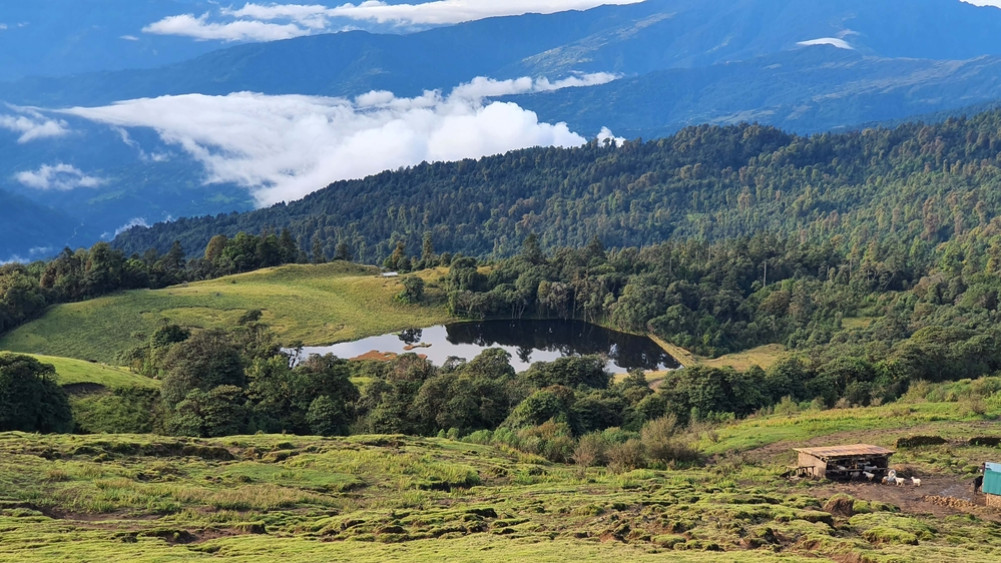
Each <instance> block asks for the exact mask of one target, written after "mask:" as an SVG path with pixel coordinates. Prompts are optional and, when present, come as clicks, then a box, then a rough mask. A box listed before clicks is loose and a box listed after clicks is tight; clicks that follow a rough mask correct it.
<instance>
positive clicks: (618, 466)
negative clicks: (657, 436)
mask: <svg viewBox="0 0 1001 563" xmlns="http://www.w3.org/2000/svg"><path fill="white" fill-rule="evenodd" d="M607 455H608V468H609V469H611V470H612V471H614V472H616V473H621V472H623V471H631V470H633V469H637V468H639V467H643V461H644V456H643V442H641V441H639V440H637V439H636V438H630V439H629V440H626V441H625V442H624V443H622V444H616V445H614V446H612V447H610V448H608V453H607Z"/></svg>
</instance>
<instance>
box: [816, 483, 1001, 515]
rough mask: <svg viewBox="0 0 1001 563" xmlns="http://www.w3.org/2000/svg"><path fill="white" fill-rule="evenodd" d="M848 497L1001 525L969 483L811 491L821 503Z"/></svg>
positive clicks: (835, 485) (872, 485) (826, 485)
mask: <svg viewBox="0 0 1001 563" xmlns="http://www.w3.org/2000/svg"><path fill="white" fill-rule="evenodd" d="M839 493H841V494H847V495H851V496H852V497H854V498H856V499H858V500H865V501H869V502H874V501H875V502H881V503H884V504H890V505H893V506H896V507H898V508H900V510H901V512H905V513H908V514H931V515H933V516H936V517H945V516H953V515H956V514H963V513H965V514H974V515H976V516H977V517H979V518H982V519H984V520H991V521H993V522H999V523H1001V512H999V511H996V510H993V509H990V508H987V507H986V506H984V501H983V495H974V494H973V490H972V488H971V487H970V483H969V479H963V478H959V477H935V476H925V477H923V478H922V479H921V486H920V487H916V486H914V485H912V484H911V483H910V481H909V480H908V482H907V484H905V485H902V486H897V485H882V484H879V483H824V484H822V485H820V486H817V487H812V488H811V489H810V494H811V495H812V496H815V497H817V498H818V499H821V500H823V499H828V498H830V497H832V496H834V495H837V494H839Z"/></svg>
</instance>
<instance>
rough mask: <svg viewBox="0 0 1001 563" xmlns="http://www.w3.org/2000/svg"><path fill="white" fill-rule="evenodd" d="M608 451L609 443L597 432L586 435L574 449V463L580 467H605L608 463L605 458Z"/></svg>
mask: <svg viewBox="0 0 1001 563" xmlns="http://www.w3.org/2000/svg"><path fill="white" fill-rule="evenodd" d="M607 450H608V441H607V440H605V438H604V437H603V436H602V435H601V434H598V433H596V432H592V433H591V434H585V435H583V436H581V437H580V440H578V441H577V447H576V448H574V452H573V461H574V463H576V464H577V465H579V466H580V467H592V466H595V465H604V464H605V463H607V461H606V457H605V454H606V451H607Z"/></svg>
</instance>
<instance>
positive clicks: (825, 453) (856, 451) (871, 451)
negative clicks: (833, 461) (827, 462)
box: [793, 444, 894, 459]
mask: <svg viewBox="0 0 1001 563" xmlns="http://www.w3.org/2000/svg"><path fill="white" fill-rule="evenodd" d="M793 451H797V452H799V453H802V454H809V455H812V456H813V457H818V458H821V459H826V458H831V457H848V456H856V455H890V454H892V453H894V451H893V450H888V449H886V448H881V447H879V446H871V445H869V444H851V445H847V446H825V447H822V448H793Z"/></svg>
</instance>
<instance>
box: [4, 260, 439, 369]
mask: <svg viewBox="0 0 1001 563" xmlns="http://www.w3.org/2000/svg"><path fill="white" fill-rule="evenodd" d="M425 275H427V276H432V275H433V274H431V273H430V272H429V273H427V274H425ZM401 290H402V285H401V283H400V281H399V278H382V277H381V276H380V275H379V271H378V270H377V269H375V268H365V267H361V266H357V265H353V264H346V263H331V264H323V265H318V266H312V265H288V266H282V267H278V268H269V269H265V270H259V271H256V272H251V273H247V274H239V275H234V276H227V277H224V278H219V279H216V280H211V281H205V282H197V283H191V284H185V285H182V286H174V287H168V288H165V289H160V290H138V291H128V292H123V293H118V294H115V295H110V296H106V297H101V298H99V299H93V300H89V301H83V302H79V303H69V304H64V305H59V306H56V307H53V308H52V309H51V310H50V311H48V312H47V313H46V315H45V316H44V317H42V318H40V319H38V320H36V321H34V322H31V323H28V324H26V325H24V326H21V327H19V328H18V329H16V330H14V331H12V332H10V333H8V334H6V335H4V336H3V338H0V349H2V350H10V351H13V352H24V353H41V354H51V355H55V356H64V357H70V358H81V359H85V360H93V361H101V362H109V363H111V362H114V360H115V358H116V356H117V355H118V354H119V353H120V352H122V351H124V350H127V349H128V348H130V347H132V346H134V345H135V344H136V343H137V340H136V339H135V338H134V337H133V336H134V335H135V334H138V333H141V334H147V335H148V334H150V333H151V332H152V331H153V330H155V329H156V328H157V327H158V326H160V324H161V323H164V322H172V323H177V324H181V325H183V326H188V327H200V328H211V327H229V326H234V325H235V324H236V323H237V320H238V319H239V318H240V317H241V316H242V315H243V314H244V313H246V312H247V311H248V310H252V309H260V310H261V311H262V312H263V317H262V322H264V323H266V324H268V325H270V326H271V327H272V328H273V329H274V330H275V332H276V333H277V334H278V336H279V338H281V339H282V340H283V341H284V342H286V343H292V342H294V341H296V340H300V341H302V342H303V343H305V344H312V345H320V344H328V343H331V342H337V341H342V340H350V339H354V338H359V337H362V336H370V335H374V334H381V333H384V332H390V331H392V330H399V329H403V328H410V327H414V326H429V325H433V324H436V323H441V322H444V321H446V320H449V319H450V317H449V315H448V313H447V312H446V311H445V308H444V307H443V306H439V305H431V306H417V305H404V304H401V303H399V302H397V301H395V300H394V299H393V297H394V296H395V295H396V294H397V293H399V292H400V291H401ZM427 295H428V297H429V299H431V300H432V301H431V302H432V303H434V301H433V300H434V299H435V297H436V295H437V294H436V292H435V289H434V288H432V287H429V288H428V290H427Z"/></svg>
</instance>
